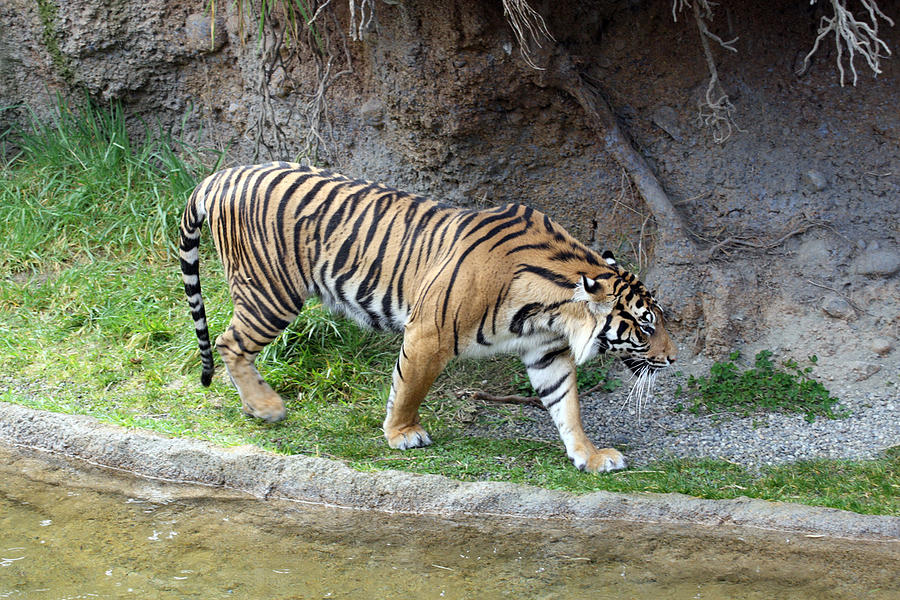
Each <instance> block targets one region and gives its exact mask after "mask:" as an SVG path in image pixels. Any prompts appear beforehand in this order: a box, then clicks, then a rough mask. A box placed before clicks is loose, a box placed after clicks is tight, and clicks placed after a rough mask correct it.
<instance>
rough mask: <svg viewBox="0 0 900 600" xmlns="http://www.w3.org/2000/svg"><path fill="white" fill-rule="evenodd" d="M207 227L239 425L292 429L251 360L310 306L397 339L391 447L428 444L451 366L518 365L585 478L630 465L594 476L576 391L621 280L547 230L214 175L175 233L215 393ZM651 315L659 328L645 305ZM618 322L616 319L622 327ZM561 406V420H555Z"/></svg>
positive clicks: (427, 204) (383, 197)
mask: <svg viewBox="0 0 900 600" xmlns="http://www.w3.org/2000/svg"><path fill="white" fill-rule="evenodd" d="M204 218H208V220H209V224H210V229H211V231H212V234H213V239H214V242H215V245H216V248H217V250H218V253H219V255H220V257H221V259H222V261H223V264H224V267H225V273H226V277H227V279H228V282H229V288H230V292H231V295H232V298H233V300H234V307H235V312H234V315H233V317H232V320H231V323H230V325H229V327H228V329H227V330H226V332H225V333H224V334H222V335H221V336H220V337H219V338H218V339H217V341H216V347H217V349H218V351H219V353H220V355H221V356H222V358H223V361H224V362H225V364H226V367H227V368H228V371H229V374H230V375H231V378H232V380H233V381H234V383H235V385H236V387H237V388H238V391H239V393H240V395H241V398H242V402H243V405H244V410H245V411H246V412H248V413H250V414H253V415H256V416H259V417H261V418H264V419H268V420H276V419H279V418H281V417H282V416H283V415H284V405H283V402H282V401H281V399H280V397H278V395H277V394H276V393H275V392H274V391H272V390H271V388H269V387H268V385H267V384H265V382H264V381H263V380H262V378H261V377H260V376H259V374H258V372H257V371H256V369H255V367H254V366H253V359H254V358H255V356H256V354H257V353H258V352H259V351H260V350H261V349H262V348H263V347H264V346H265V345H266V344H267V343H269V342H270V341H272V340H273V339H274V338H275V337H277V335H278V334H279V333H280V332H281V331H282V330H283V329H284V328H285V327H287V325H288V324H289V323H290V322H291V321H292V320H293V319H294V318H295V317H296V315H297V314H298V312H299V311H300V309H301V308H302V306H303V302H304V301H305V300H306V298H308V297H309V296H312V295H316V296H319V297H320V298H321V299H322V301H323V302H324V303H325V304H326V305H328V306H329V307H331V308H333V309H336V310H338V311H340V312H343V313H345V314H346V315H348V316H350V317H351V318H353V319H354V320H356V321H358V322H360V323H362V324H365V325H368V326H371V327H374V328H376V329H390V330H395V331H403V332H404V341H403V344H402V346H401V349H400V356H399V358H398V361H397V363H396V366H395V368H394V373H393V379H392V389H391V393H390V397H389V399H388V411H387V412H388V414H387V418H386V419H385V425H384V428H385V435H386V436H387V437H388V441H389V443H390V444H391V446H393V447H398V448H408V447H415V446H420V445H426V444H428V443H430V439H429V438H428V436H427V433H425V431H424V429H422V428H421V426H420V425H419V422H418V406H419V404H420V403H421V401H422V399H423V398H424V396H425V393H426V392H427V390H428V388H429V387H430V386H431V383H432V382H433V380H434V378H435V377H436V376H437V374H438V373H439V372H440V371H441V370H442V369H443V367H444V365H445V364H446V363H447V361H449V360H450V359H452V358H453V357H455V356H458V355H460V354H492V353H496V352H514V353H516V354H519V355H520V356H522V357H523V360H524V361H525V362H526V366H527V365H529V364H532V365H533V368H530V369H529V375H530V376H531V378H532V381H533V383H534V384H535V388H536V389H537V390H538V392H539V393H540V392H541V391H543V392H545V393H543V394H541V395H542V397H544V396H546V397H547V399H546V401H545V405H547V406H548V409H549V410H550V411H551V415H552V416H553V417H554V421H556V422H557V425H558V426H560V427H561V428H560V433H561V435H562V436H563V440H564V442H566V446H567V450H569V454H570V456H572V457H573V460H575V462H576V465H578V466H582V467H584V468H589V469H591V470H600V468H617V467H619V466H623V465H624V463H623V462H622V461H621V455H619V457H615V456H614V455H612V453H615V454H618V453H617V452H616V451H614V450H612V451H611V453H607V454H610V455H611V456H612V458H611V459H610V460H609V461H607V463H608V464H606V463H604V464H603V465H599V466H598V467H597V468H596V469H595V468H594V466H593V465H591V464H589V463H590V460H589V459H590V457H592V456H594V455H595V454H596V453H601V454H602V453H603V452H605V451H598V450H596V449H595V448H593V446H592V445H590V442H587V440H586V438H584V436H583V432H582V433H579V432H580V430H581V426H580V417H579V416H578V415H577V390H576V389H575V386H574V364H575V363H576V362H577V363H580V362H583V361H584V360H587V359H588V358H590V357H591V356H593V355H594V354H596V353H597V352H598V351H599V350H601V349H602V346H603V343H602V342H600V341H598V340H600V338H601V337H602V335H604V334H608V333H609V330H610V329H611V328H612V327H613V325H614V324H613V323H612V320H613V319H612V315H613V313H615V312H616V308H615V305H616V303H615V302H613V301H612V300H611V299H610V297H611V296H612V295H613V293H614V288H615V285H617V284H616V282H621V281H622V277H621V276H620V273H618V271H617V269H618V267H617V265H615V263H614V262H612V263H611V264H610V263H609V262H608V261H607V260H604V259H603V258H602V257H600V256H599V255H597V254H596V253H594V252H593V251H591V250H589V249H587V248H586V247H584V246H583V245H582V244H580V243H579V242H578V241H577V240H575V239H574V238H572V237H571V236H570V235H569V234H568V233H566V232H565V230H563V229H562V228H561V227H559V226H558V225H557V224H555V223H554V222H553V221H552V220H550V219H549V218H548V217H547V216H546V215H543V214H542V213H540V212H538V211H535V210H533V209H531V208H528V207H526V206H522V205H514V204H512V205H506V206H502V207H497V208H494V209H490V210H484V211H476V210H468V209H460V208H456V207H453V206H450V205H446V204H442V203H438V202H435V201H432V200H428V199H425V198H422V197H419V196H415V195H412V194H407V193H404V192H400V191H398V190H394V189H392V188H389V187H386V186H384V185H381V184H376V183H371V182H367V181H360V180H353V179H349V178H347V177H344V176H342V175H338V174H335V173H332V172H329V171H324V170H319V169H315V168H311V167H303V166H300V165H295V164H290V163H271V164H267V165H256V166H249V167H236V168H233V169H227V170H224V171H220V172H218V173H215V174H213V175H211V176H210V177H208V178H207V179H206V180H204V182H202V183H201V184H200V185H199V186H198V187H197V189H196V190H195V192H194V194H193V195H192V197H191V200H190V201H189V203H188V206H187V208H186V210H185V213H184V217H183V219H182V227H181V236H182V237H181V239H182V244H181V246H182V248H181V255H182V270H183V273H184V281H185V290H186V293H187V294H188V299H189V303H190V305H191V310H192V314H193V315H194V319H195V328H196V330H197V335H198V338H199V340H200V348H201V357H202V359H203V365H204V377H203V381H204V383H208V381H209V379H210V378H211V376H212V364H213V363H212V353H211V347H210V345H209V336H208V331H206V321H205V308H204V306H203V303H202V297H201V296H200V288H199V277H198V273H199V267H198V264H199V253H198V249H197V247H198V245H199V226H200V224H201V223H202V222H203V219H204ZM631 287H633V286H631ZM641 287H642V286H641ZM629 289H630V287H629ZM644 294H646V290H644ZM647 295H648V294H647ZM648 296H649V295H648ZM632 302H634V300H632ZM645 304H646V305H647V311H649V312H648V314H651V315H652V314H653V310H652V298H648V299H647V301H646V302H645ZM624 306H625V305H624V304H622V306H621V307H620V309H619V312H621V313H623V314H625V315H628V314H629V313H628V310H626V309H625V308H624ZM654 320H655V318H654ZM615 326H616V328H617V329H618V324H617V323H616V324H615ZM659 329H660V330H662V327H660V328H659ZM662 333H664V331H663V332H662ZM666 339H667V338H666ZM646 345H648V346H649V344H646ZM657 345H658V344H657ZM672 358H674V353H673V354H672ZM534 365H536V367H535V366H534ZM538 367H539V368H538ZM570 375H571V377H570ZM570 379H571V381H570ZM573 393H574V396H575V400H574V403H575V407H574V409H573V408H572V406H571V405H572V403H573V401H572V400H571V396H572V394H573ZM558 405H560V406H562V407H565V409H564V410H563V408H559V409H557V410H556V411H555V412H554V407H556V406H558ZM573 411H574V413H575V414H573ZM575 421H577V423H576V422H575ZM573 431H574V434H573V433H572V432H573ZM567 436H568V437H571V438H572V439H571V440H567ZM580 462H583V463H584V464H579V463H580ZM595 462H597V461H595ZM601 462H602V461H601ZM620 463H621V464H620Z"/></svg>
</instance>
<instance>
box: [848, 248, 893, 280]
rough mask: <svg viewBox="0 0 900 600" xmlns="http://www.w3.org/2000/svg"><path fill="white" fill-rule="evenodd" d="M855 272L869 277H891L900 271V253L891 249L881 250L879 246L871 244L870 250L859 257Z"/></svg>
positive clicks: (855, 264)
mask: <svg viewBox="0 0 900 600" xmlns="http://www.w3.org/2000/svg"><path fill="white" fill-rule="evenodd" d="M854 267H855V270H856V272H857V273H858V274H860V275H866V276H868V277H890V276H891V275H893V274H894V273H896V272H897V271H898V270H900V252H897V251H896V250H892V249H889V248H884V249H882V248H879V247H878V245H877V244H874V243H872V244H869V247H868V249H867V250H866V251H865V252H864V253H863V254H861V255H860V256H859V257H857V259H856V261H855V262H854Z"/></svg>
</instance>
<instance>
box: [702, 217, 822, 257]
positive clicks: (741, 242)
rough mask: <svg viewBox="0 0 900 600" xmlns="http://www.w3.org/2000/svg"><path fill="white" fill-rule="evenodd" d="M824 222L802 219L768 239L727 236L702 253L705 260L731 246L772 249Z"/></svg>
mask: <svg viewBox="0 0 900 600" xmlns="http://www.w3.org/2000/svg"><path fill="white" fill-rule="evenodd" d="M825 226H826V224H825V223H823V222H822V221H803V222H802V223H800V224H799V225H797V226H796V227H792V228H791V229H790V230H789V231H787V232H785V233H783V234H782V235H780V236H778V237H777V238H773V239H768V240H759V239H754V238H751V237H749V236H741V235H736V236H729V237H727V238H725V239H723V240H720V241H718V242H716V243H715V244H713V245H712V246H710V247H708V248H705V249H704V250H703V255H704V258H705V260H706V261H709V260H712V259H713V258H715V257H716V254H718V253H720V252H721V253H726V254H727V252H728V250H729V249H733V248H751V249H755V250H772V249H774V248H777V247H778V246H780V245H781V244H783V243H784V242H785V241H787V240H788V239H790V238H792V237H794V236H795V235H800V234H801V233H806V232H807V231H809V230H810V229H812V228H813V227H825Z"/></svg>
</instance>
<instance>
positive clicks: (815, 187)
mask: <svg viewBox="0 0 900 600" xmlns="http://www.w3.org/2000/svg"><path fill="white" fill-rule="evenodd" d="M803 185H805V186H806V187H807V188H808V189H809V190H811V191H813V192H821V191H824V190H825V189H826V188H828V180H827V179H825V174H824V173H822V172H821V171H817V170H816V169H810V170H809V171H807V172H806V173H804V174H803Z"/></svg>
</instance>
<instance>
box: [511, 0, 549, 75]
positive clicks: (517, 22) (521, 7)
mask: <svg viewBox="0 0 900 600" xmlns="http://www.w3.org/2000/svg"><path fill="white" fill-rule="evenodd" d="M503 16H505V17H506V20H507V21H508V22H509V26H510V27H512V30H513V34H515V36H516V41H517V42H519V51H520V52H521V53H522V58H523V59H524V60H525V63H526V64H527V65H528V66H529V67H531V68H532V69H538V70H540V71H543V70H544V69H543V67H539V66H537V64H535V62H534V59H533V58H532V56H531V53H532V44H534V45H535V46H537V47H538V48H542V47H543V46H541V39H546V40H549V41H551V42H552V41H555V40H554V39H553V36H552V35H550V31H549V30H548V29H547V24H546V23H545V22H544V18H543V17H542V16H541V15H540V14H538V12H537V11H535V10H534V9H533V8H531V6H530V5H529V4H528V2H527V1H526V0H503Z"/></svg>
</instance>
